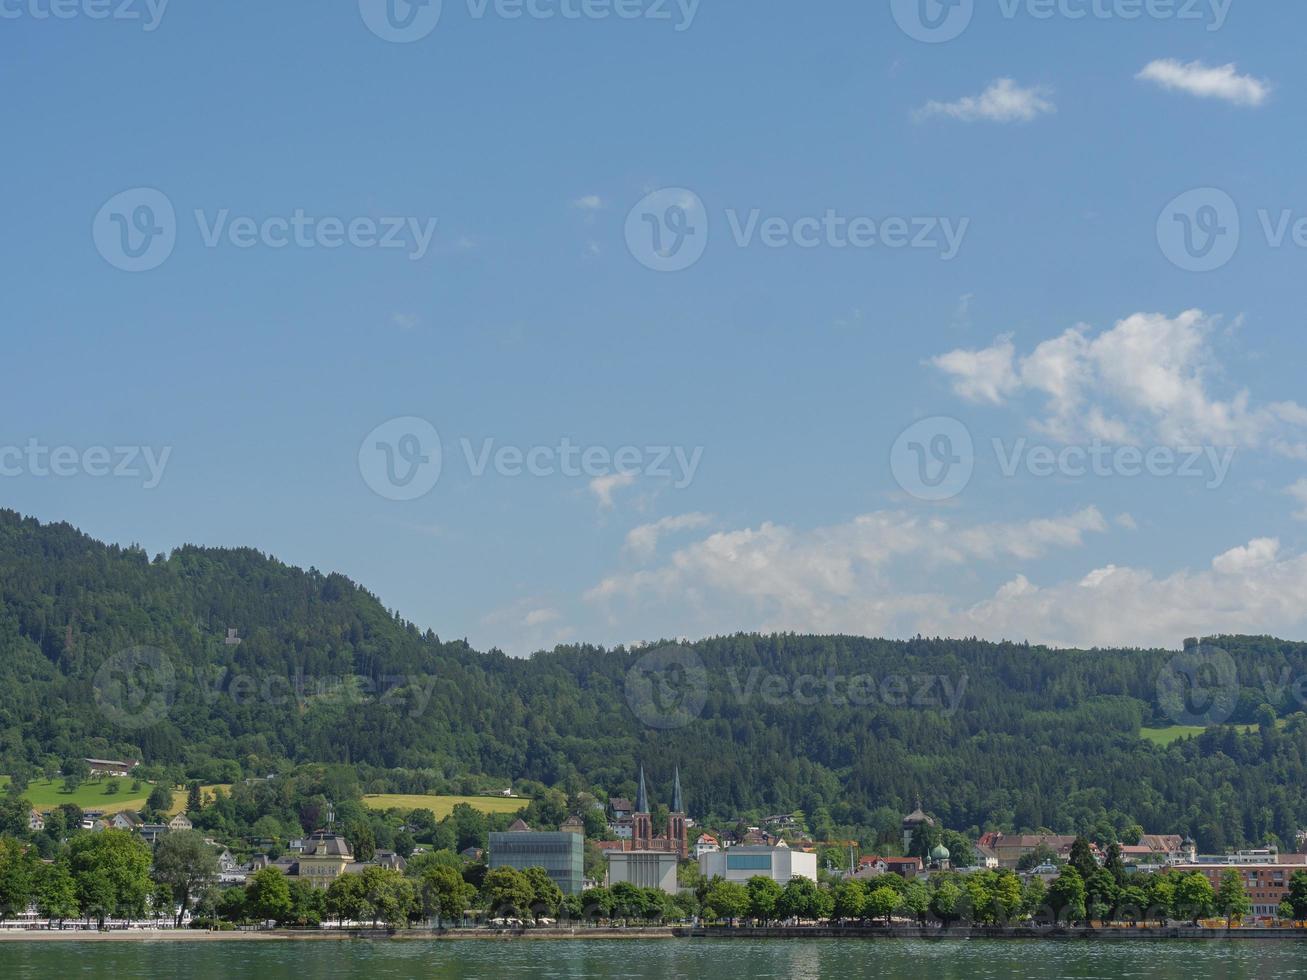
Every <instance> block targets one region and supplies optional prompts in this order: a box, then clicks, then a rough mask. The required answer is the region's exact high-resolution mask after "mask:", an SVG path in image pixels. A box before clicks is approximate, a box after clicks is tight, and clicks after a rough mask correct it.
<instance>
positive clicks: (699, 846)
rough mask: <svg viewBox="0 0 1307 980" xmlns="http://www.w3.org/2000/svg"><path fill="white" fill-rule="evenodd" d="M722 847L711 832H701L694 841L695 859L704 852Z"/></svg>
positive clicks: (709, 852) (708, 852)
mask: <svg viewBox="0 0 1307 980" xmlns="http://www.w3.org/2000/svg"><path fill="white" fill-rule="evenodd" d="M721 849H722V842H721V841H719V840H718V839H717V838H716V837H714V836H713V835H712V834H701V835H700V837H699V839H698V840H697V841H695V842H694V858H695V860H696V861H697V860H698V859H699V858H701V857H703V856H704V855H705V854H712V853H714V852H715V851H720V850H721Z"/></svg>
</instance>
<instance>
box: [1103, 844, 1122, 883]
mask: <svg viewBox="0 0 1307 980" xmlns="http://www.w3.org/2000/svg"><path fill="white" fill-rule="evenodd" d="M1103 866H1104V867H1105V868H1107V870H1108V871H1109V872H1110V873H1111V875H1112V878H1113V880H1114V881H1116V884H1117V887H1118V888H1119V887H1121V885H1123V884H1125V860H1124V859H1123V858H1122V856H1121V845H1120V844H1118V843H1117V842H1116V841H1113V842H1112V843H1111V845H1110V846H1109V847H1108V848H1107V861H1106V862H1105V863H1104V865H1103Z"/></svg>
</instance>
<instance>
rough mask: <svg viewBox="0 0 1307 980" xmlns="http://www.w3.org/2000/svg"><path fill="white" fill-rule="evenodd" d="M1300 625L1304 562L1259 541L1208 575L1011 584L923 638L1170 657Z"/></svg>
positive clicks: (1117, 575) (1126, 574) (1306, 599)
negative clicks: (1201, 644) (1192, 639)
mask: <svg viewBox="0 0 1307 980" xmlns="http://www.w3.org/2000/svg"><path fill="white" fill-rule="evenodd" d="M1305 622H1307V555H1289V556H1282V555H1281V554H1280V543H1279V541H1277V540H1275V539H1273V538H1267V539H1258V540H1255V541H1252V542H1250V543H1249V544H1248V545H1247V546H1246V547H1240V548H1234V549H1232V550H1230V551H1227V552H1226V553H1225V554H1223V555H1218V556H1217V557H1216V558H1214V559H1213V560H1212V563H1211V566H1210V568H1208V569H1204V570H1201V571H1196V572H1195V571H1188V570H1183V571H1177V572H1174V573H1172V574H1171V575H1168V576H1166V577H1164V578H1158V577H1156V576H1155V575H1154V574H1153V573H1151V572H1149V571H1146V570H1143V569H1137V568H1127V567H1120V566H1116V565H1108V566H1106V567H1103V568H1099V569H1095V570H1094V571H1092V572H1090V573H1089V574H1088V575H1086V576H1084V577H1083V578H1082V579H1080V580H1079V581H1068V582H1062V583H1058V584H1055V585H1052V586H1050V587H1048V588H1042V589H1041V588H1037V587H1036V586H1034V585H1032V584H1031V583H1030V582H1029V581H1028V580H1026V579H1024V578H1018V579H1016V580H1014V581H1013V582H1011V583H1009V584H1008V585H1006V586H1004V587H1003V588H1001V589H999V590H998V591H997V592H996V593H995V595H994V597H993V598H992V599H987V600H985V601H983V602H980V603H977V604H976V605H973V606H971V607H969V608H966V609H960V610H958V611H955V612H952V613H950V614H949V615H948V616H946V617H944V618H941V619H938V620H936V621H934V622H931V623H929V624H927V625H926V626H925V627H924V628H923V632H927V633H935V632H939V633H943V634H948V635H953V636H970V635H973V634H974V635H978V636H981V637H985V638H988V639H1005V638H1006V639H1013V640H1018V639H1028V640H1030V641H1031V642H1033V643H1048V644H1050V645H1054V646H1076V647H1088V646H1165V647H1172V648H1174V647H1175V646H1177V645H1178V643H1179V640H1180V638H1182V637H1185V636H1199V635H1202V636H1207V635H1210V634H1220V633H1254V634H1258V635H1260V634H1264V633H1275V634H1277V635H1291V634H1293V633H1300V632H1302V629H1303V626H1304V623H1305Z"/></svg>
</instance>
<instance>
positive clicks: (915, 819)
mask: <svg viewBox="0 0 1307 980" xmlns="http://www.w3.org/2000/svg"><path fill="white" fill-rule="evenodd" d="M934 822H935V821H934V820H932V819H930V817H928V816H927V815H926V814H925V813H924V812H923V811H922V809H921V807H917V808H916V809H915V810H913V811H912V812H911V813H909V814H908V815H907V816H906V817H904V818H903V823H904V825H907V824H922V823H932V824H933V823H934Z"/></svg>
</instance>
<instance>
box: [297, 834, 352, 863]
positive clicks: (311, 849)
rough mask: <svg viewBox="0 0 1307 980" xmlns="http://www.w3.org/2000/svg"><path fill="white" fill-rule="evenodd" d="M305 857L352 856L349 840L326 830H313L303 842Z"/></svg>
mask: <svg viewBox="0 0 1307 980" xmlns="http://www.w3.org/2000/svg"><path fill="white" fill-rule="evenodd" d="M304 855H305V856H306V857H343V858H349V857H353V854H352V853H351V852H350V849H349V842H348V841H346V840H345V838H344V837H341V836H340V835H339V834H333V833H331V832H330V831H326V830H315V831H314V832H313V833H312V834H310V835H309V837H308V839H307V840H306V841H305V842H304Z"/></svg>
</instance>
